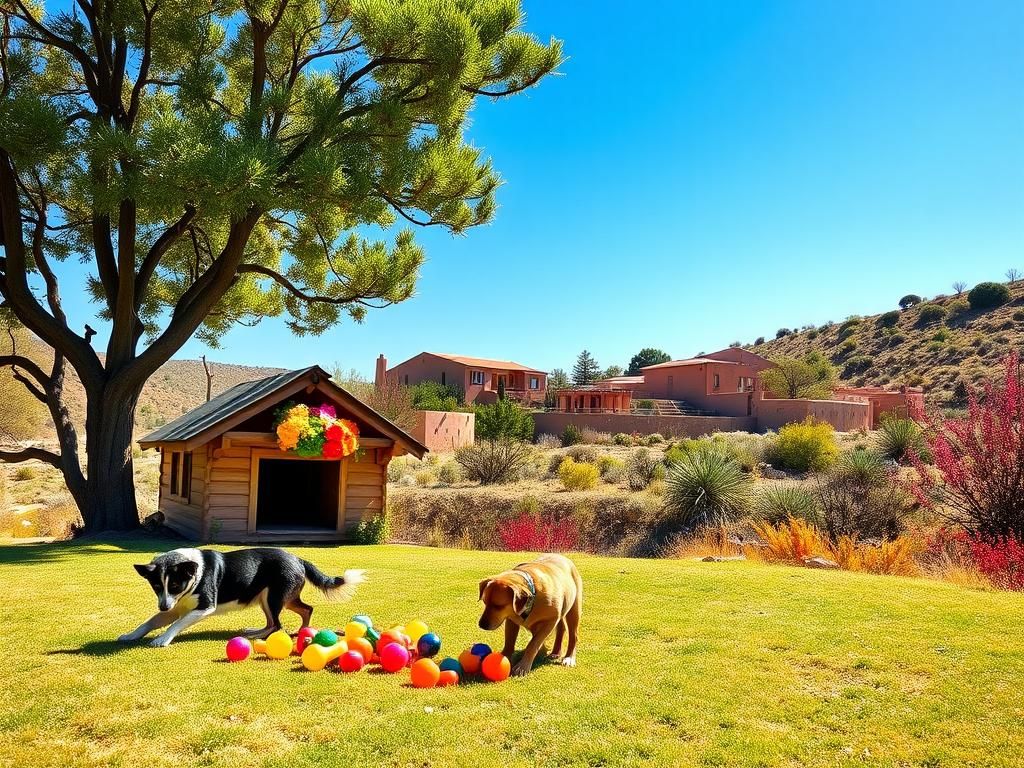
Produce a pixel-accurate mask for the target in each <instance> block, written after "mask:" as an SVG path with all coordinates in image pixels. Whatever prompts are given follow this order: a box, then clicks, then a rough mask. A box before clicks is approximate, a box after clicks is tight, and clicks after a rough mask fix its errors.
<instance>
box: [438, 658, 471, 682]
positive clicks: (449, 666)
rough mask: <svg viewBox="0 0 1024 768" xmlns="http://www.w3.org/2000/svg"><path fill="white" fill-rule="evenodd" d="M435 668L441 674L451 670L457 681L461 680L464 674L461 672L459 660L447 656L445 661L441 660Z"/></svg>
mask: <svg viewBox="0 0 1024 768" xmlns="http://www.w3.org/2000/svg"><path fill="white" fill-rule="evenodd" d="M437 667H438V669H440V670H441V671H442V672H447V671H448V670H451V671H452V672H454V673H455V674H456V675H458V676H459V680H461V679H462V677H463V675H464V674H465V673H464V672H463V671H462V665H461V664H459V660H458V659H453V658H452V657H451V656H449V657H448V658H447V659H443V660H442V661H441V663H440V664H438V665H437Z"/></svg>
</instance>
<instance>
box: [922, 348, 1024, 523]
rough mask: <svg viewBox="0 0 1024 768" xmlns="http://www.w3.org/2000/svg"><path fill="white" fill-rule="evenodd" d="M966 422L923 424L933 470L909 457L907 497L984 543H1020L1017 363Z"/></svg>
mask: <svg viewBox="0 0 1024 768" xmlns="http://www.w3.org/2000/svg"><path fill="white" fill-rule="evenodd" d="M1005 365H1006V374H1005V377H1004V379H1003V381H1002V382H1000V383H998V384H994V385H989V386H988V387H986V389H985V396H984V398H983V400H979V399H978V398H977V397H976V396H975V395H974V393H971V396H970V404H969V406H968V412H967V415H966V417H964V418H959V419H941V418H940V419H937V420H934V421H931V422H927V421H926V423H927V424H928V426H929V427H930V429H929V430H928V433H929V437H928V442H929V445H930V447H931V453H932V455H933V457H934V460H935V468H934V469H932V468H931V467H928V466H927V465H925V464H924V463H923V462H922V461H921V460H920V459H919V458H915V457H913V456H911V457H910V458H911V460H912V462H913V464H914V468H915V469H916V470H917V477H916V482H915V483H914V484H913V492H914V495H915V496H916V497H917V499H918V501H919V502H920V503H921V504H922V505H923V506H925V507H927V508H929V509H931V510H933V511H935V512H936V513H937V514H939V515H941V516H944V517H946V518H947V519H949V520H950V521H952V522H955V523H958V524H959V525H962V526H963V527H964V528H965V529H966V530H968V531H970V532H971V533H973V534H976V535H977V536H979V537H980V538H981V539H983V540H986V541H992V542H997V541H998V540H1000V539H1003V538H1005V537H1014V538H1015V539H1017V540H1024V391H1022V389H1021V382H1020V372H1019V369H1018V358H1017V355H1016V354H1011V355H1010V356H1009V357H1007V358H1006V362H1005Z"/></svg>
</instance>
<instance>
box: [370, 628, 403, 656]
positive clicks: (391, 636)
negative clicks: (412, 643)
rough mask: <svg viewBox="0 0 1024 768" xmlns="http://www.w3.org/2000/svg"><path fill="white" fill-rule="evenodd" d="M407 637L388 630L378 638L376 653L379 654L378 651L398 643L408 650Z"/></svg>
mask: <svg viewBox="0 0 1024 768" xmlns="http://www.w3.org/2000/svg"><path fill="white" fill-rule="evenodd" d="M406 640H407V637H406V635H405V634H404V633H402V632H396V631H395V630H394V629H389V630H388V631H387V632H385V633H384V634H382V635H381V636H380V640H378V641H377V653H380V649H381V648H384V647H385V646H387V645H390V644H391V643H398V644H399V645H400V646H402V647H403V648H408V647H409V644H408V643H407V642H406Z"/></svg>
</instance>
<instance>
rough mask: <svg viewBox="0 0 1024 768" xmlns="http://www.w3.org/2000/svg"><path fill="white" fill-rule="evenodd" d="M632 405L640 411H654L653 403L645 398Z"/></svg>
mask: <svg viewBox="0 0 1024 768" xmlns="http://www.w3.org/2000/svg"><path fill="white" fill-rule="evenodd" d="M634 405H635V407H636V409H637V410H640V411H653V410H654V401H653V400H651V399H649V398H646V397H644V398H641V399H640V400H637V401H636V402H635V403H634Z"/></svg>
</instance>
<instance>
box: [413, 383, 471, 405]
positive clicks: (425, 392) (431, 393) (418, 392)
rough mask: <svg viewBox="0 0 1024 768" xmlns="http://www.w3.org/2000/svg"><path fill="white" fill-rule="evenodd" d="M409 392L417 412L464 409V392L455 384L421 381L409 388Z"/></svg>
mask: <svg viewBox="0 0 1024 768" xmlns="http://www.w3.org/2000/svg"><path fill="white" fill-rule="evenodd" d="M409 392H410V394H411V395H412V407H413V409H414V410H417V411H457V410H459V408H460V407H462V398H463V392H462V389H460V388H459V387H458V386H456V385H455V384H442V383H441V382H439V381H421V382H419V383H418V384H414V385H412V386H411V387H409Z"/></svg>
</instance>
